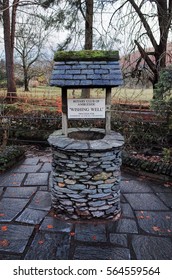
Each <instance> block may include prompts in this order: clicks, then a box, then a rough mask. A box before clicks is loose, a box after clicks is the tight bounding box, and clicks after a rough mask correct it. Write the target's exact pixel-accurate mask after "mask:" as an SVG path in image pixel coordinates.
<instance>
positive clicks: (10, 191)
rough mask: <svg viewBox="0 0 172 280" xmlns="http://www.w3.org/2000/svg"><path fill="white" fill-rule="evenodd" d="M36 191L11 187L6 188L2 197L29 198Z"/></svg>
mask: <svg viewBox="0 0 172 280" xmlns="http://www.w3.org/2000/svg"><path fill="white" fill-rule="evenodd" d="M36 191H37V188H36V187H30V188H26V187H13V188H7V189H6V190H5V192H4V194H3V197H11V198H30V197H31V196H32V195H33V194H34V193H35V192H36Z"/></svg>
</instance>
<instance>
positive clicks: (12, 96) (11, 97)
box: [3, 0, 17, 102]
mask: <svg viewBox="0 0 172 280" xmlns="http://www.w3.org/2000/svg"><path fill="white" fill-rule="evenodd" d="M13 9H14V7H13ZM13 16H14V15H13ZM15 16H16V14H15ZM10 22H11V21H10V10H9V0H3V29H4V46H5V59H6V73H7V100H8V101H9V102H15V100H16V97H17V94H16V83H15V78H14V57H13V54H14V42H13V41H12V40H11V39H12V37H11V25H10ZM13 24H14V22H13ZM13 32H15V28H14V27H13ZM13 37H14V34H13Z"/></svg>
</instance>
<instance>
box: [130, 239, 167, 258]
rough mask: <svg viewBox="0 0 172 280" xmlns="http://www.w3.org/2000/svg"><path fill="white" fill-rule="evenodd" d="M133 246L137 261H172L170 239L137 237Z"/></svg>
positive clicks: (133, 241)
mask: <svg viewBox="0 0 172 280" xmlns="http://www.w3.org/2000/svg"><path fill="white" fill-rule="evenodd" d="M132 246H133V249H134V252H135V254H136V257H137V260H172V241H171V240H170V238H166V237H165V238H163V237H153V236H144V235H140V236H139V235H135V236H133V238H132Z"/></svg>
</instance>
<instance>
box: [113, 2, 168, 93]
mask: <svg viewBox="0 0 172 280" xmlns="http://www.w3.org/2000/svg"><path fill="white" fill-rule="evenodd" d="M116 2H117V3H118V6H117V5H116V4H117V3H116ZM113 6H114V13H113V15H112V17H111V20H110V25H112V22H113V18H114V17H118V18H119V22H118V24H117V26H120V27H121V26H122V21H123V27H124V28H125V29H126V21H125V20H124V18H126V17H127V18H128V22H129V21H130V22H129V26H130V33H129V40H130V41H131V38H134V40H133V41H134V43H135V45H136V46H137V48H138V50H139V52H140V57H141V59H143V60H144V62H145V65H146V67H148V69H149V73H150V75H149V80H150V81H151V83H152V85H153V88H154V89H155V87H156V84H157V82H158V80H159V72H160V70H161V69H163V68H165V67H166V57H167V55H166V53H167V43H168V37H169V32H170V29H171V26H172V1H171V0H138V1H137V0H128V1H121V0H117V1H115V5H113ZM122 11H123V13H122ZM147 46H150V47H149V49H148V48H147ZM141 59H138V61H137V63H136V68H135V73H137V70H138V69H139V64H140V62H141ZM139 71H140V69H139ZM154 97H155V96H154Z"/></svg>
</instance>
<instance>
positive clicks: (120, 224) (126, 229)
mask: <svg viewBox="0 0 172 280" xmlns="http://www.w3.org/2000/svg"><path fill="white" fill-rule="evenodd" d="M116 232H121V233H138V228H137V224H136V222H135V221H134V220H131V219H120V220H118V221H117V226H116Z"/></svg>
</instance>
